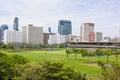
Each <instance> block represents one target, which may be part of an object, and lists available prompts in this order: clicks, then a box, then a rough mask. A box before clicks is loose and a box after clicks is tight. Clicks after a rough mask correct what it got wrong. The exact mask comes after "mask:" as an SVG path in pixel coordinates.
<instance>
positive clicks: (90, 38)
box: [89, 32, 95, 42]
mask: <svg viewBox="0 0 120 80" xmlns="http://www.w3.org/2000/svg"><path fill="white" fill-rule="evenodd" d="M89 42H95V33H94V32H90V33H89Z"/></svg>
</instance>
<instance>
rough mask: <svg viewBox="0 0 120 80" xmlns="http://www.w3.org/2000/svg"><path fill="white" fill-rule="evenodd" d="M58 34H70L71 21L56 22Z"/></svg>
mask: <svg viewBox="0 0 120 80" xmlns="http://www.w3.org/2000/svg"><path fill="white" fill-rule="evenodd" d="M58 33H60V35H69V34H72V25H71V21H69V20H59V22H58Z"/></svg>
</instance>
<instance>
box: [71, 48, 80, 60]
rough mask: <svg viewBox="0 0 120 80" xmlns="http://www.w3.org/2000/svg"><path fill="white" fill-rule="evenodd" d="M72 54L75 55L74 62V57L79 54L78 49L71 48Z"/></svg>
mask: <svg viewBox="0 0 120 80" xmlns="http://www.w3.org/2000/svg"><path fill="white" fill-rule="evenodd" d="M72 53H74V54H75V60H76V56H77V54H78V53H79V49H75V48H73V49H72Z"/></svg>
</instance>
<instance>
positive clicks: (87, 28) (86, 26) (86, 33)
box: [81, 23, 94, 42]
mask: <svg viewBox="0 0 120 80" xmlns="http://www.w3.org/2000/svg"><path fill="white" fill-rule="evenodd" d="M91 32H94V23H83V24H82V26H81V41H82V42H89V41H90V40H89V39H91V38H90V33H91Z"/></svg>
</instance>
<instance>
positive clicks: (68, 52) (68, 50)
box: [65, 49, 71, 59]
mask: <svg viewBox="0 0 120 80" xmlns="http://www.w3.org/2000/svg"><path fill="white" fill-rule="evenodd" d="M65 52H66V54H67V59H68V55H69V54H71V50H70V49H66V51H65Z"/></svg>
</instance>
